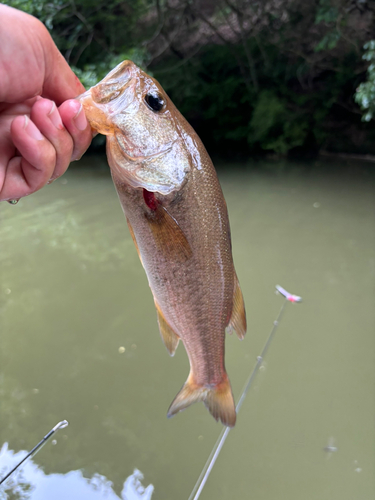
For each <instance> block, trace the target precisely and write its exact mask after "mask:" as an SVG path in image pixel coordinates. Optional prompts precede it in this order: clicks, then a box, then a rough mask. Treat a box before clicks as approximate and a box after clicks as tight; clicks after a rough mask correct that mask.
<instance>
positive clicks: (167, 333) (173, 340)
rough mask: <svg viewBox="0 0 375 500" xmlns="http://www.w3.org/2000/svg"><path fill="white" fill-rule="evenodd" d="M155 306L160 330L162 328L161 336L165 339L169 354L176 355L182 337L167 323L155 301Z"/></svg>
mask: <svg viewBox="0 0 375 500" xmlns="http://www.w3.org/2000/svg"><path fill="white" fill-rule="evenodd" d="M155 307H156V312H157V315H158V323H159V330H160V335H161V338H162V339H163V342H164V345H165V347H166V348H167V350H168V352H169V354H170V355H171V356H174V353H175V352H176V349H177V346H178V342H179V340H180V338H179V337H178V335H177V334H176V333H175V332H174V330H173V329H172V328H171V327H170V326H169V324H168V323H167V320H166V319H165V318H164V315H163V313H162V312H161V310H160V308H159V306H158V304H157V303H156V302H155Z"/></svg>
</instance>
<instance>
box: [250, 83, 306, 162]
mask: <svg viewBox="0 0 375 500" xmlns="http://www.w3.org/2000/svg"><path fill="white" fill-rule="evenodd" d="M296 118H297V116H296V112H293V111H291V110H290V109H288V107H287V101H286V100H285V99H280V98H279V97H278V96H277V95H276V93H275V92H274V91H270V90H264V91H262V92H261V93H260V94H259V97H258V100H257V102H256V104H255V107H254V111H253V113H252V117H251V120H250V123H249V129H250V133H249V135H248V142H249V144H251V145H253V144H256V143H259V144H260V146H261V148H262V149H266V150H271V151H275V153H278V154H281V155H285V154H286V153H287V152H288V151H289V150H291V149H293V148H295V147H297V146H302V145H303V143H304V141H305V139H306V135H307V130H308V123H307V120H306V119H302V120H298V119H296Z"/></svg>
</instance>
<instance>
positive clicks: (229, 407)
mask: <svg viewBox="0 0 375 500" xmlns="http://www.w3.org/2000/svg"><path fill="white" fill-rule="evenodd" d="M197 401H203V402H204V404H205V406H206V408H207V409H208V411H209V412H210V413H211V415H212V416H213V417H214V419H215V420H220V421H221V422H222V423H223V424H224V425H226V426H228V427H233V426H234V425H235V423H236V408H235V406H234V400H233V394H232V389H231V387H230V383H229V379H228V377H227V375H226V374H225V376H224V378H223V381H222V382H221V383H220V384H217V385H215V386H214V387H206V386H201V385H198V384H197V383H196V382H195V381H194V376H193V375H192V373H190V375H189V378H188V379H187V381H186V383H185V385H184V386H183V388H182V389H181V391H180V392H179V393H178V394H177V396H176V397H175V399H174V400H173V402H172V404H171V406H170V407H169V410H168V414H167V416H168V417H173V415H175V414H176V413H178V412H179V411H182V410H185V408H187V407H188V406H190V405H191V404H193V403H196V402H197Z"/></svg>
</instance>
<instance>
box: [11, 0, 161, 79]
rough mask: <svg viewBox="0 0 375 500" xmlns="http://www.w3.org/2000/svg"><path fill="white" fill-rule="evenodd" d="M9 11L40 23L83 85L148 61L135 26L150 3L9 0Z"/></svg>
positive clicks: (139, 0)
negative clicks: (124, 64) (125, 63)
mask: <svg viewBox="0 0 375 500" xmlns="http://www.w3.org/2000/svg"><path fill="white" fill-rule="evenodd" d="M6 3H7V4H8V5H10V6H12V7H16V8H18V9H21V10H23V11H25V12H28V13H29V14H32V15H34V16H35V17H37V18H38V19H40V20H41V21H42V22H43V23H44V24H45V25H46V27H47V28H48V29H49V31H50V32H51V35H52V37H53V39H54V41H55V43H56V45H57V46H58V48H59V49H60V51H61V52H62V53H63V55H64V56H65V58H66V59H67V61H68V62H69V64H70V65H71V66H72V67H73V68H74V69H75V70H76V71H77V74H78V76H79V77H81V78H82V79H83V82H84V84H85V85H91V84H92V83H93V82H94V81H95V80H96V81H97V80H98V79H99V78H102V77H103V76H104V75H105V74H106V73H108V71H109V70H110V69H112V68H113V66H115V65H116V64H118V63H119V62H121V61H122V60H124V58H127V57H128V58H129V57H131V58H132V59H133V60H134V61H135V62H136V63H137V64H140V65H143V64H145V62H146V61H147V59H148V57H149V56H148V53H147V50H146V49H145V48H144V46H143V45H142V40H144V37H145V36H147V35H148V31H147V29H143V30H142V29H141V27H140V26H139V24H138V22H139V19H140V18H141V17H142V15H145V14H146V13H147V11H148V9H149V7H150V6H151V5H152V4H153V1H152V0H77V1H76V2H74V1H69V2H65V1H63V0H36V1H30V0H8V1H7V2H6Z"/></svg>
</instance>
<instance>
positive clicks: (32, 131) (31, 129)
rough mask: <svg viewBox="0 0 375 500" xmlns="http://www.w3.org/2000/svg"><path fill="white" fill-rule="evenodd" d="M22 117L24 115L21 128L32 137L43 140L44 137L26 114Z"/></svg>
mask: <svg viewBox="0 0 375 500" xmlns="http://www.w3.org/2000/svg"><path fill="white" fill-rule="evenodd" d="M24 117H25V123H24V125H23V128H24V129H25V131H26V132H27V133H28V134H29V136H30V137H32V138H33V139H36V140H37V141H41V140H43V139H44V137H43V136H42V134H41V133H40V131H39V129H38V128H37V127H36V125H34V124H33V122H32V121H31V120H30V118H29V117H28V116H27V115H24Z"/></svg>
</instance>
